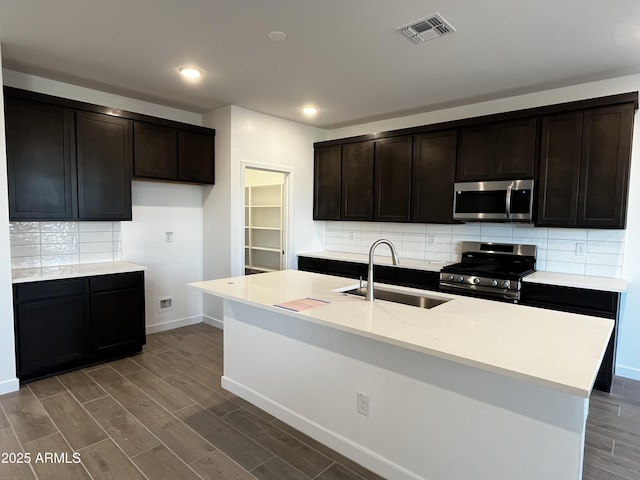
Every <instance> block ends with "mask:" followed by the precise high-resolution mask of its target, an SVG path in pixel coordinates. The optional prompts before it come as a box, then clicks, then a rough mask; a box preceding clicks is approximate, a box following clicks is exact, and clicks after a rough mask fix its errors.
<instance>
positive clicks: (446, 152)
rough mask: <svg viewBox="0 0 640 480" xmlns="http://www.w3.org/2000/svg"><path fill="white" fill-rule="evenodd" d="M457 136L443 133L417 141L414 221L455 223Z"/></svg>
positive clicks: (423, 136)
mask: <svg viewBox="0 0 640 480" xmlns="http://www.w3.org/2000/svg"><path fill="white" fill-rule="evenodd" d="M456 148H457V133H456V131H455V130H453V131H443V132H434V133H425V134H422V135H416V136H415V137H414V138H413V165H412V176H411V177H412V178H411V221H412V222H421V223H452V222H453V184H454V182H455V175H456Z"/></svg>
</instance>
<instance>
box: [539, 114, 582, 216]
mask: <svg viewBox="0 0 640 480" xmlns="http://www.w3.org/2000/svg"><path fill="white" fill-rule="evenodd" d="M581 142H582V112H571V113H564V114H559V115H553V116H549V117H544V118H543V119H542V132H541V147H540V170H539V175H538V216H537V220H536V224H537V225H545V226H558V225H564V226H571V225H575V223H576V219H577V209H578V185H579V181H580V149H581Z"/></svg>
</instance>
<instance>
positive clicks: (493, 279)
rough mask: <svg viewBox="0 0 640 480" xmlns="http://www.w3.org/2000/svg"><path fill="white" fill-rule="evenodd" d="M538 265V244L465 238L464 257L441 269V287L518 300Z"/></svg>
mask: <svg viewBox="0 0 640 480" xmlns="http://www.w3.org/2000/svg"><path fill="white" fill-rule="evenodd" d="M535 267H536V246H535V245H518V244H508V243H490V242H462V261H461V262H460V263H454V264H453V265H447V266H446V267H444V268H442V270H440V290H442V291H444V292H451V293H459V294H463V295H473V296H476V297H484V298H492V299H495V300H503V301H508V302H513V303H518V301H519V300H520V289H521V284H522V278H523V277H524V276H525V275H528V274H529V273H533V272H534V271H535Z"/></svg>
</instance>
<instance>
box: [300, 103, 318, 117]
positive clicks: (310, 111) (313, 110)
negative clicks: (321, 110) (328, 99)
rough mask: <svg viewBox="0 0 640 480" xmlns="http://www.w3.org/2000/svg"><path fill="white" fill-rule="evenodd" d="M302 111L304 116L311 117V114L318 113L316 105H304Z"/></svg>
mask: <svg viewBox="0 0 640 480" xmlns="http://www.w3.org/2000/svg"><path fill="white" fill-rule="evenodd" d="M302 113H304V114H305V115H306V116H308V117H311V116H313V115H315V114H316V113H318V107H311V106H309V107H304V108H303V109H302Z"/></svg>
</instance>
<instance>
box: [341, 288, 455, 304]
mask: <svg viewBox="0 0 640 480" xmlns="http://www.w3.org/2000/svg"><path fill="white" fill-rule="evenodd" d="M343 293H347V294H350V295H359V296H361V297H365V296H366V295H367V289H366V288H354V289H352V290H347V291H345V292H343ZM375 298H376V300H386V301H387V302H394V303H402V304H404V305H410V306H412V307H419V308H433V307H437V306H438V305H441V304H443V303H446V302H448V301H449V299H446V298H434V297H425V296H424V295H415V294H410V293H401V292H395V291H393V290H384V289H381V288H376V290H375Z"/></svg>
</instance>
